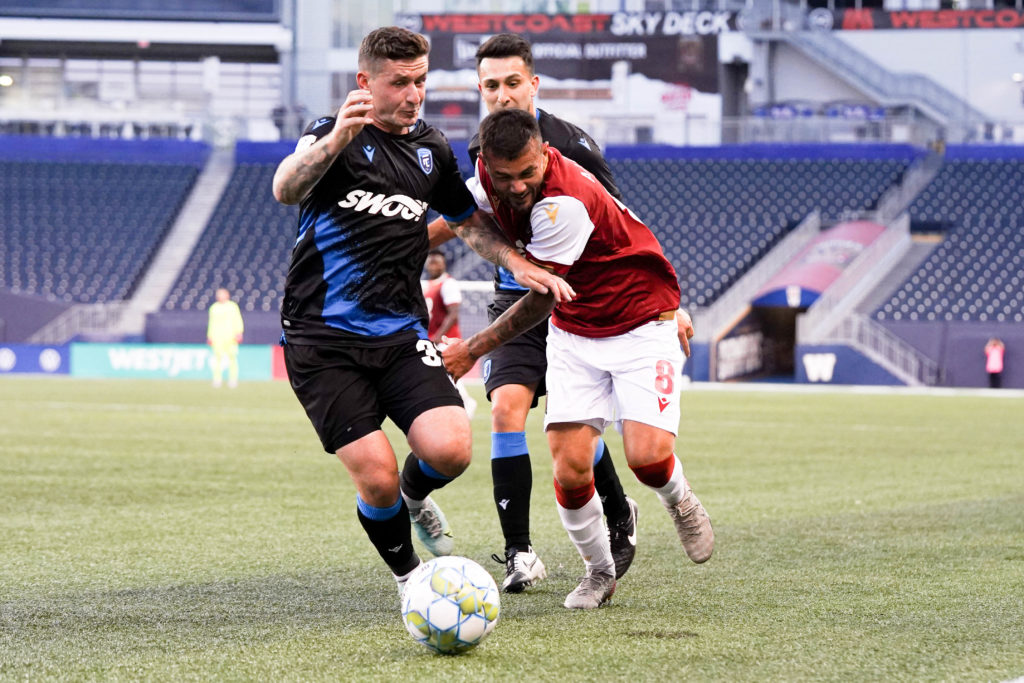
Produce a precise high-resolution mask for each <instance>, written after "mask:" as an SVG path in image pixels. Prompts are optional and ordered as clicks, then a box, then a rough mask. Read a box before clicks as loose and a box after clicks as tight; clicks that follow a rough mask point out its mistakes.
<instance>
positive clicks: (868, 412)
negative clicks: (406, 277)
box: [0, 378, 1024, 683]
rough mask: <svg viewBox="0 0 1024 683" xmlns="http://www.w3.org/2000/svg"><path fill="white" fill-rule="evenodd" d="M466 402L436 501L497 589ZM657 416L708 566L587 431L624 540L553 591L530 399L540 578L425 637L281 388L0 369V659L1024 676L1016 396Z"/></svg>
mask: <svg viewBox="0 0 1024 683" xmlns="http://www.w3.org/2000/svg"><path fill="white" fill-rule="evenodd" d="M476 394H477V396H478V397H479V398H481V399H482V395H481V393H480V392H479V390H477V392H476ZM481 406H482V409H481V410H480V411H478V414H477V417H476V419H475V420H474V428H475V439H476V440H475V457H474V463H473V466H472V467H470V469H469V470H468V471H467V473H466V474H465V475H463V476H462V477H461V478H460V479H458V480H457V481H456V482H454V483H453V484H452V485H450V486H449V487H448V488H446V489H444V490H443V491H440V492H439V493H438V494H437V495H436V498H437V500H438V502H439V503H440V504H441V505H442V506H443V507H444V509H445V511H446V513H447V515H448V518H449V520H450V522H451V523H452V526H453V529H454V531H455V533H456V541H457V544H458V545H457V547H458V551H457V552H458V553H459V554H462V555H466V556H468V557H471V558H473V559H475V560H477V561H478V562H480V563H481V564H483V565H484V566H486V567H487V568H488V569H489V570H490V571H491V572H492V574H493V575H494V576H495V577H496V578H498V579H499V580H500V577H501V576H502V573H503V567H502V566H501V565H498V564H496V563H494V562H493V561H491V560H490V559H489V556H490V554H491V553H492V552H500V551H501V546H502V543H501V539H500V534H499V531H498V523H497V518H496V515H495V514H494V510H493V506H494V504H493V502H492V499H491V491H490V466H489V463H488V457H489V453H490V444H489V438H488V434H489V420H488V417H487V415H486V414H485V410H486V403H485V402H482V403H481ZM683 411H684V417H683V429H682V433H681V435H680V437H679V439H678V442H677V443H678V453H679V455H680V457H681V458H682V460H683V463H684V465H685V467H686V471H687V474H688V476H689V478H690V480H691V482H692V483H693V486H694V488H695V489H696V491H697V493H698V494H699V495H700V497H701V499H702V500H703V502H704V504H705V506H706V507H707V509H708V511H709V513H710V514H711V518H712V520H713V522H714V524H715V530H716V534H717V547H716V550H715V555H714V557H712V558H711V560H710V561H709V562H708V563H707V564H705V565H702V566H696V565H693V564H691V563H690V562H689V561H688V560H687V559H686V557H685V555H684V553H683V551H682V549H681V548H680V547H679V545H678V541H677V540H676V538H675V534H674V532H673V528H672V525H671V522H670V521H669V518H668V516H667V514H666V513H665V512H664V511H663V510H662V509H661V508H660V506H659V504H658V501H657V499H656V498H655V496H654V495H653V494H652V493H651V492H649V491H648V490H646V489H644V488H643V487H642V486H640V485H639V484H638V483H637V482H636V480H635V478H633V476H632V474H631V473H630V472H629V470H628V469H627V468H626V466H625V463H624V460H623V458H622V450H621V445H620V444H619V443H618V442H617V440H616V439H615V438H614V435H609V438H610V443H611V446H612V449H613V453H614V456H615V462H616V464H617V467H618V470H619V473H620V475H622V477H623V482H624V484H625V487H626V489H627V492H628V493H629V494H630V495H632V496H633V497H634V498H636V499H637V500H638V501H639V503H640V519H639V533H640V545H639V551H638V556H637V560H636V562H635V563H634V565H633V567H632V569H631V570H630V572H629V573H628V574H627V575H626V576H625V577H624V579H623V580H622V581H620V582H619V588H618V591H617V592H616V594H615V597H614V598H613V599H612V602H611V603H610V604H609V605H608V606H606V607H603V608H601V609H600V610H595V611H593V612H586V613H581V612H575V611H573V612H570V611H569V610H566V609H564V608H563V607H562V600H563V599H564V597H565V595H566V593H568V592H569V591H570V590H571V589H572V588H573V587H574V586H575V584H576V579H577V578H578V576H579V575H580V573H581V571H582V563H581V561H580V559H579V557H578V556H577V555H576V553H575V550H574V549H573V548H572V546H571V545H570V543H569V540H568V538H567V536H566V535H565V532H564V531H563V530H562V528H561V525H560V524H559V522H558V518H557V514H556V512H555V509H554V502H553V494H552V489H551V469H550V463H549V456H548V454H547V447H546V445H545V442H544V440H543V436H542V435H541V434H540V432H539V425H540V417H541V416H540V415H539V414H538V413H537V411H534V413H535V414H534V415H533V417H532V420H533V422H532V423H531V427H532V437H531V446H532V447H533V449H534V452H535V457H534V478H535V489H534V506H533V526H534V536H533V541H534V545H535V547H536V548H537V550H538V552H539V553H540V554H541V556H542V557H543V559H544V560H545V562H546V564H547V566H548V569H549V571H550V576H549V578H548V579H547V580H546V581H545V582H543V583H542V584H540V585H539V586H537V587H536V588H534V589H533V590H532V592H531V593H529V594H525V595H518V596H503V604H502V616H501V621H500V622H499V624H498V626H497V628H496V630H495V631H494V633H493V634H492V635H491V637H490V638H489V639H488V640H487V641H485V642H484V644H483V645H481V646H480V647H479V648H477V649H476V650H474V651H472V652H470V653H468V654H466V655H462V656H457V657H443V656H438V655H433V654H431V653H430V652H429V651H428V650H427V649H426V648H423V647H421V646H419V645H416V644H415V643H414V642H413V641H412V639H411V638H410V637H409V636H408V634H407V633H406V631H405V629H404V627H403V626H402V624H401V621H400V618H399V614H398V598H397V594H396V592H395V587H394V582H393V581H392V579H391V577H390V575H389V574H388V572H387V571H386V569H385V567H384V565H383V564H382V562H381V561H380V560H379V559H378V557H377V556H376V554H375V552H374V551H373V549H372V547H371V546H370V543H369V541H368V540H367V539H366V537H365V536H364V534H363V531H362V528H361V527H360V526H359V524H358V522H357V520H356V518H355V512H354V508H355V498H354V492H353V489H352V487H351V485H350V484H349V481H348V478H347V476H346V474H345V472H344V469H343V468H342V466H341V465H340V463H338V462H337V461H336V459H335V458H333V457H331V456H328V455H326V454H324V453H323V452H322V451H321V449H320V447H319V442H318V441H317V440H316V438H315V436H314V433H313V430H312V428H311V427H310V425H309V423H308V421H307V420H306V418H305V416H304V414H303V413H302V411H301V409H300V408H299V406H298V404H297V402H296V401H295V399H294V398H293V396H292V395H291V392H290V390H289V389H288V387H287V386H286V385H284V384H283V383H260V384H248V385H245V384H243V385H242V386H241V387H240V388H238V389H237V390H234V391H229V390H226V389H222V390H219V391H217V390H214V389H212V388H210V387H209V386H207V385H206V384H204V383H199V382H185V381H179V382H148V381H137V382H136V381H85V380H67V379H64V380H61V379H52V378H47V379H17V378H2V379H0V416H2V417H0V679H2V680H48V679H67V680H126V681H135V680H161V681H171V680H173V681H180V680H203V681H205V680H235V681H239V680H260V681H310V680H396V681H397V680H402V681H416V680H426V681H448V680H475V681H479V680H508V681H520V680H544V681H559V682H560V683H568V682H570V681H606V680H630V681H634V682H639V681H677V680H715V681H765V680H771V681H800V680H839V681H892V680H906V681H931V680H957V681H1000V680H1006V679H1010V678H1014V677H1018V676H1024V427H1022V426H1021V425H1022V423H1024V420H1022V415H1024V399H1021V398H1011V399H1002V398H990V397H985V396H966V397H964V396H959V397H954V396H920V395H909V394H898V395H863V394H852V393H809V392H794V393H762V392H734V391H728V392H724V391H723V392H719V391H688V392H686V393H685V394H684V396H683ZM399 438H400V437H399ZM398 447H399V448H403V447H404V446H402V445H400V446H398ZM401 453H402V455H403V456H404V451H401Z"/></svg>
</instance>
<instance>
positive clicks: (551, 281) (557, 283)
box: [512, 260, 576, 303]
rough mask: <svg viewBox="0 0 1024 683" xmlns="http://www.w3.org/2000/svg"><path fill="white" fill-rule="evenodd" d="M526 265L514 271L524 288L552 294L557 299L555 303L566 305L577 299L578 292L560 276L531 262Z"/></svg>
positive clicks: (525, 262)
mask: <svg viewBox="0 0 1024 683" xmlns="http://www.w3.org/2000/svg"><path fill="white" fill-rule="evenodd" d="M524 264H525V265H523V266H522V267H521V268H517V269H516V270H514V271H512V274H513V275H514V276H515V278H516V282H518V283H519V284H521V285H522V286H523V287H529V288H530V289H532V290H533V291H535V292H537V293H538V294H549V293H550V294H551V295H552V296H553V297H555V303H564V302H566V301H572V300H573V299H575V298H576V290H574V289H573V288H572V287H571V286H570V285H569V283H568V282H566V281H565V280H563V279H562V278H561V277H559V276H558V275H555V274H554V273H552V272H551V271H549V270H545V269H544V268H541V267H540V266H537V265H534V264H532V263H530V262H529V261H525V260H524Z"/></svg>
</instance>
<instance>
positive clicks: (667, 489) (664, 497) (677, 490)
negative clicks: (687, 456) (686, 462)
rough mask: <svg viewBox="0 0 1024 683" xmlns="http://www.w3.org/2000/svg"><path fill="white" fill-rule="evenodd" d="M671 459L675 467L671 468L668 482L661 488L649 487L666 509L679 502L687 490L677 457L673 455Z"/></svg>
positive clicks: (681, 467)
mask: <svg viewBox="0 0 1024 683" xmlns="http://www.w3.org/2000/svg"><path fill="white" fill-rule="evenodd" d="M672 457H673V458H675V465H674V466H673V467H672V476H671V477H669V478H668V482H666V483H665V485H664V486H662V487H661V488H654V487H653V486H652V487H649V488H652V489H654V492H655V493H657V494H658V498H661V503H662V505H664V506H665V507H667V508H670V507H672V506H673V505H675V504H676V503H678V502H679V501H681V500H682V499H683V496H685V495H686V491H687V490H688V489H689V485H688V484H687V483H686V477H684V476H683V463H681V462H679V457H678V456H677V455H675V454H673V455H672Z"/></svg>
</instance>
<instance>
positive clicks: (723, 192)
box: [611, 159, 906, 306]
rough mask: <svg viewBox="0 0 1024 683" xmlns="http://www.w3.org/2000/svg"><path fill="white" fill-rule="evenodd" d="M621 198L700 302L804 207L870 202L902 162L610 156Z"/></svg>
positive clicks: (838, 209)
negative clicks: (649, 228)
mask: <svg viewBox="0 0 1024 683" xmlns="http://www.w3.org/2000/svg"><path fill="white" fill-rule="evenodd" d="M611 166H612V171H613V172H614V173H615V177H616V178H617V180H618V182H619V186H620V187H621V189H622V193H623V195H624V197H625V199H626V203H627V205H629V206H630V208H631V209H633V211H634V212H635V213H636V214H637V215H639V216H640V217H641V218H642V219H643V220H644V221H645V222H646V223H647V224H648V225H650V226H651V228H652V229H653V230H654V231H655V233H656V234H657V235H658V237H659V239H660V240H661V242H662V246H663V247H664V249H665V252H666V255H667V256H668V258H669V260H670V261H672V263H673V264H674V265H675V266H676V270H677V271H678V273H679V278H680V284H681V286H682V289H683V301H684V302H689V303H690V304H691V305H696V306H707V305H709V304H710V303H712V302H713V301H714V300H715V299H716V298H717V297H718V296H720V295H721V294H722V293H723V292H724V291H725V290H726V289H728V288H729V286H731V285H732V284H733V283H734V282H735V281H736V280H737V279H739V278H740V277H741V276H742V275H743V273H745V272H746V271H747V270H748V269H749V268H750V267H751V266H752V265H753V264H754V263H756V262H757V261H758V259H760V258H761V257H763V256H764V255H765V254H766V253H767V252H768V251H769V250H770V249H771V248H772V247H773V246H774V245H775V244H776V243H777V242H778V241H779V240H780V239H781V238H782V237H783V236H785V234H786V233H787V232H788V231H789V230H790V229H792V228H793V227H794V226H795V225H796V224H797V223H799V222H800V220H802V219H803V218H804V217H805V216H806V215H807V214H809V213H811V212H812V211H814V210H815V209H820V210H821V212H822V215H823V216H825V217H827V218H839V217H841V216H843V215H844V214H847V213H849V212H856V211H861V210H864V209H869V208H872V207H873V206H874V205H875V204H876V202H877V201H878V199H879V197H880V196H881V194H882V193H883V192H884V191H885V190H886V189H887V188H888V187H889V186H890V185H892V184H893V183H895V182H896V181H897V180H898V179H899V177H900V176H901V174H902V173H903V172H904V170H905V168H906V161H903V160H878V159H837V160H829V159H671V160H628V159H626V160H614V161H612V162H611Z"/></svg>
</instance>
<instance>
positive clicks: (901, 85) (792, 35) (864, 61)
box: [775, 31, 988, 123]
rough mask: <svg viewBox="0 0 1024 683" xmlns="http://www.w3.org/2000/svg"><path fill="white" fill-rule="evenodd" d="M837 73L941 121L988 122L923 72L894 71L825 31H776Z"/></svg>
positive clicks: (781, 36)
mask: <svg viewBox="0 0 1024 683" xmlns="http://www.w3.org/2000/svg"><path fill="white" fill-rule="evenodd" d="M775 35H776V36H777V37H779V38H782V39H784V40H786V41H787V42H789V43H790V44H792V45H794V46H796V47H797V48H799V49H800V50H802V51H803V52H804V53H805V54H807V55H809V56H811V57H813V58H815V59H817V60H818V61H819V62H822V63H825V64H829V65H832V66H833V67H836V72H837V73H840V74H843V75H844V76H846V77H848V78H850V79H852V80H855V81H856V82H857V83H858V84H859V85H861V86H862V87H864V88H866V89H868V90H869V91H870V92H873V93H875V94H876V95H877V96H878V97H879V99H881V100H883V101H885V102H886V103H891V104H899V103H914V104H916V105H917V106H919V107H921V108H922V109H923V110H925V111H926V112H928V113H930V114H931V115H932V116H935V117H936V118H937V119H938V120H940V121H941V122H943V123H945V122H950V121H964V122H971V121H976V122H977V121H986V120H987V118H988V117H986V116H985V115H984V114H983V113H981V112H980V111H978V110H977V109H975V108H974V107H972V106H971V105H970V104H969V103H968V102H967V101H966V100H964V99H963V98H961V97H958V96H957V95H955V94H953V93H952V92H950V91H949V90H948V89H946V88H945V87H943V86H941V85H939V84H938V83H936V82H935V81H934V80H932V79H931V78H929V77H927V76H923V75H921V74H906V73H893V72H892V71H889V70H888V69H886V68H885V67H884V66H882V65H881V64H879V63H878V62H876V61H875V60H873V59H871V58H870V57H868V56H867V55H865V54H864V53H863V52H861V51H860V50H858V49H857V48H855V47H853V46H852V45H849V44H848V43H846V42H844V41H843V40H842V39H840V38H837V37H836V36H834V35H833V34H831V33H826V32H822V31H800V32H779V33H777V34H775Z"/></svg>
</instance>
